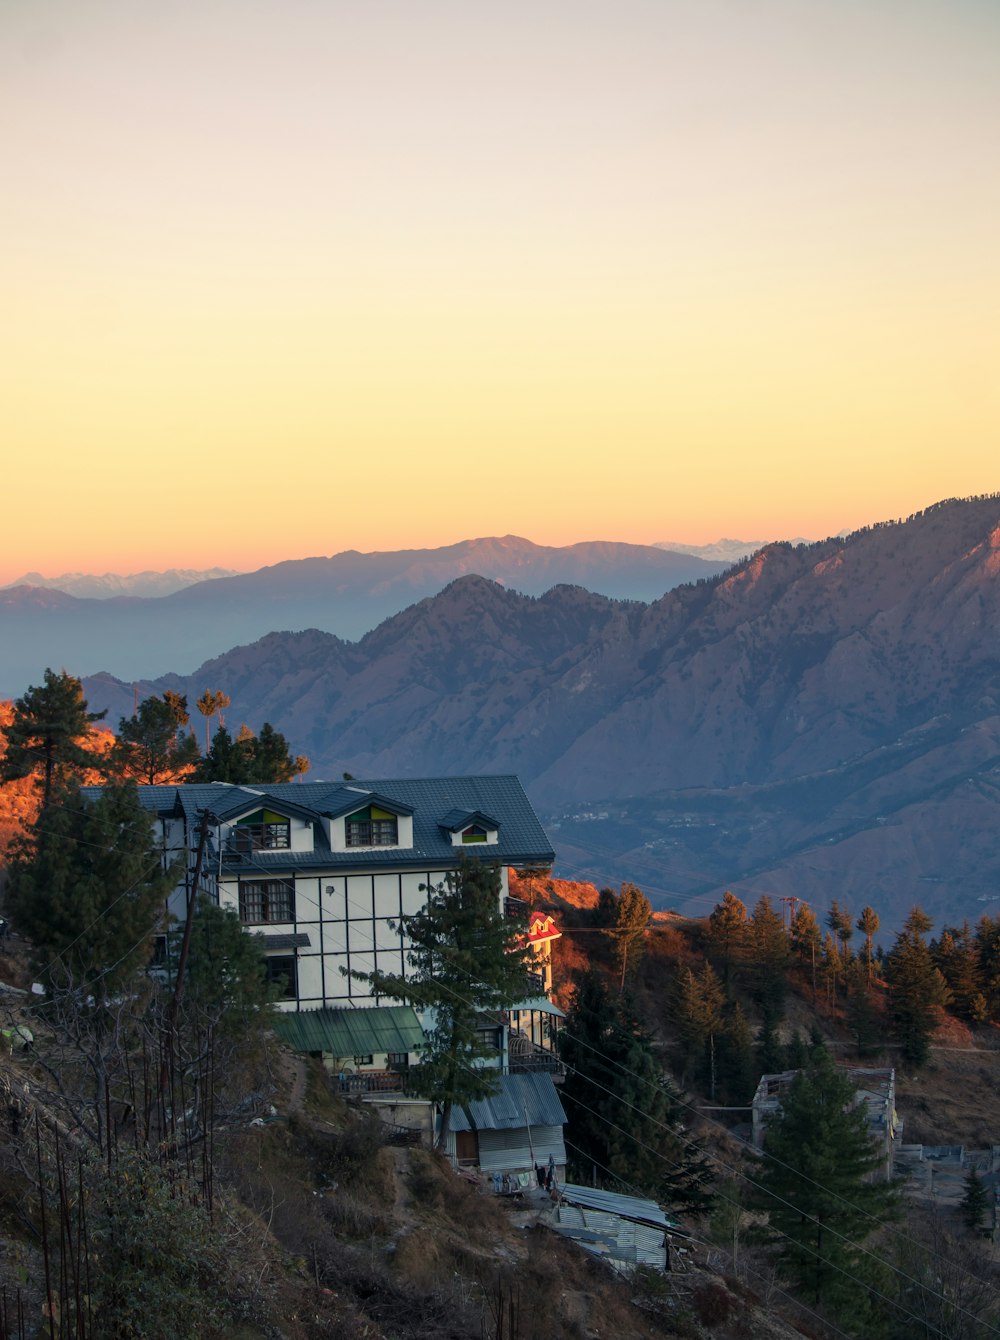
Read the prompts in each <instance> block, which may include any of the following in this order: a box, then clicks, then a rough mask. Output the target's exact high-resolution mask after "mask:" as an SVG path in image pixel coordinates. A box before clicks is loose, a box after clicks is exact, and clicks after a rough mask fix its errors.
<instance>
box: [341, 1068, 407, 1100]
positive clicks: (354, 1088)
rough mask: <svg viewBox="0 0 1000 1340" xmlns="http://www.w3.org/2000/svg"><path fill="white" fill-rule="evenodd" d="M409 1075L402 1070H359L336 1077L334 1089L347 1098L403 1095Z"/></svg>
mask: <svg viewBox="0 0 1000 1340" xmlns="http://www.w3.org/2000/svg"><path fill="white" fill-rule="evenodd" d="M408 1078H409V1075H408V1073H407V1072H405V1071H401V1070H359V1071H356V1072H355V1073H353V1074H350V1075H335V1076H334V1077H333V1083H334V1088H335V1089H336V1090H337V1091H338V1092H339V1093H342V1094H344V1095H345V1096H347V1097H350V1096H351V1095H353V1094H363V1093H403V1092H404V1091H405V1090H406V1089H407V1088H408V1084H407V1080H408Z"/></svg>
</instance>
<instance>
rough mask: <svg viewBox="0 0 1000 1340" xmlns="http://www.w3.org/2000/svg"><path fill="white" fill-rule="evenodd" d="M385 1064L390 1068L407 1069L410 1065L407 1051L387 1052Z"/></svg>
mask: <svg viewBox="0 0 1000 1340" xmlns="http://www.w3.org/2000/svg"><path fill="white" fill-rule="evenodd" d="M386 1065H387V1066H388V1067H389V1069H390V1070H407V1069H408V1068H409V1065H410V1053H409V1052H389V1053H388V1055H387V1056H386Z"/></svg>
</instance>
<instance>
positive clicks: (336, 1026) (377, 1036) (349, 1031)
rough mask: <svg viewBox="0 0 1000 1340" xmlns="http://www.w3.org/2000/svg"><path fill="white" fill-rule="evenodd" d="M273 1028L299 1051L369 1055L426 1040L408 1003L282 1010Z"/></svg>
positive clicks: (413, 1048)
mask: <svg viewBox="0 0 1000 1340" xmlns="http://www.w3.org/2000/svg"><path fill="white" fill-rule="evenodd" d="M274 1031H275V1032H276V1033H277V1034H278V1035H279V1037H282V1038H284V1039H285V1041H286V1042H289V1043H291V1045H292V1046H293V1047H295V1048H296V1050H298V1051H302V1052H330V1053H332V1054H333V1055H334V1056H369V1055H374V1054H375V1053H376V1052H416V1051H419V1050H420V1049H421V1048H422V1047H423V1045H424V1042H425V1041H426V1038H425V1037H424V1030H423V1029H422V1028H421V1027H420V1021H419V1019H418V1018H417V1016H416V1014H415V1013H414V1012H413V1010H412V1009H411V1008H410V1006H409V1005H378V1006H373V1007H371V1008H369V1009H363V1010H329V1009H327V1010H301V1011H300V1012H299V1013H297V1014H281V1015H278V1016H277V1018H276V1019H275V1020H274Z"/></svg>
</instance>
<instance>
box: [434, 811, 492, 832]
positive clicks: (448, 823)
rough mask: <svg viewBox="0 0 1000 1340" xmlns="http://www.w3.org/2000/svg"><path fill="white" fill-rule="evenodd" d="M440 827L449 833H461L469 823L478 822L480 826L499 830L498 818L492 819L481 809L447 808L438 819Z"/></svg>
mask: <svg viewBox="0 0 1000 1340" xmlns="http://www.w3.org/2000/svg"><path fill="white" fill-rule="evenodd" d="M439 822H440V824H441V827H442V828H444V829H445V830H446V831H447V832H449V833H461V832H462V831H463V830H464V829H466V828H468V827H469V826H470V825H471V824H479V825H480V826H481V827H482V828H491V829H494V830H495V831H497V832H499V830H500V820H499V819H493V818H491V816H490V815H488V814H484V813H483V811H482V810H459V809H452V810H449V811H448V813H447V814H443V815H442V816H441V818H440V820H439Z"/></svg>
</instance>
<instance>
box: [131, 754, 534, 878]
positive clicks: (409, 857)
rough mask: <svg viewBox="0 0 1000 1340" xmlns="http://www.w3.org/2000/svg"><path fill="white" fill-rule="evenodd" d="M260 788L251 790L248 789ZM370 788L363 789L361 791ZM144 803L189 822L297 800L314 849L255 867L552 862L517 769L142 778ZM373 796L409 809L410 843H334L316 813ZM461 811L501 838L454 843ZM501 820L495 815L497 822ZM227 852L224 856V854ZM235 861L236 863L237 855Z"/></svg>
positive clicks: (354, 805)
mask: <svg viewBox="0 0 1000 1340" xmlns="http://www.w3.org/2000/svg"><path fill="white" fill-rule="evenodd" d="M253 792H258V793H259V795H258V796H257V797H255V796H254V795H253V794H252V793H253ZM366 792H367V793H370V794H369V796H368V797H366V796H365V794H364V793H366ZM139 796H140V799H141V801H142V804H143V806H144V807H145V808H147V809H149V810H152V811H154V812H155V813H157V814H160V815H167V814H173V813H177V812H180V813H183V814H184V816H185V817H186V819H187V821H188V823H189V825H191V826H192V827H193V826H194V825H195V824H196V823H197V821H198V817H199V815H200V814H201V813H202V812H203V811H204V810H206V809H207V810H209V811H211V812H212V813H213V814H216V815H223V814H233V813H238V812H239V810H240V809H242V808H243V807H244V806H245V804H246V802H247V801H248V800H250V801H252V802H253V803H254V804H257V803H260V804H261V805H265V806H266V805H269V804H273V805H274V806H275V808H276V809H278V810H281V809H282V808H285V809H288V808H289V807H290V806H294V807H295V811H296V813H298V814H300V815H302V816H304V817H312V818H313V819H314V820H315V821H316V822H315V823H314V834H315V837H314V841H315V850H314V851H311V852H289V851H255V852H254V853H253V861H252V864H253V866H254V867H256V868H266V869H269V870H275V871H278V870H280V869H299V870H310V869H311V870H329V871H331V872H334V871H336V870H338V869H343V870H345V871H346V870H356V869H359V868H362V869H366V870H370V869H372V868H375V869H379V868H382V869H386V870H392V869H397V870H398V869H415V870H440V869H448V868H451V867H453V866H455V865H456V864H457V862H458V860H459V858H460V856H462V855H465V856H467V857H470V858H471V859H473V860H484V861H488V862H490V863H493V862H496V863H498V864H501V865H518V864H528V863H531V864H539V865H551V863H552V862H553V861H554V860H555V853H554V852H553V850H552V847H551V845H550V843H549V840H548V838H547V837H546V836H545V831H544V829H543V828H542V826H541V824H540V823H539V822H538V819H537V817H536V815H535V812H534V810H533V809H532V808H531V804H530V802H529V801H528V798H527V796H526V795H525V794H524V789H523V788H522V786H521V783H520V781H519V780H518V779H517V777H514V776H512V775H507V776H492V777H426V778H405V779H393V780H388V781H386V780H379V781H363V780H360V779H359V780H357V781H352V782H351V783H350V787H349V788H348V787H347V786H345V785H344V784H343V783H342V782H307V783H304V784H303V783H300V782H284V783H280V784H277V785H273V786H267V785H259V786H255V787H253V788H252V791H250V790H248V789H247V788H245V787H237V786H229V785H228V784H225V783H219V782H214V783H189V784H187V785H183V786H173V787H167V786H140V787H139ZM373 800H375V801H376V802H377V801H378V800H382V801H388V802H390V804H392V805H395V806H396V807H397V808H398V809H399V812H400V813H412V815H413V846H412V847H405V848H396V847H374V848H364V849H357V848H351V849H349V850H347V851H331V850H330V847H329V844H328V843H327V841H326V838H325V836H324V834H323V827H322V824H321V822H319V821H320V820H321V818H322V817H323V816H326V815H331V814H334V815H335V814H344V813H348V812H349V811H350V810H351V809H360V808H361V807H362V806H363V805H365V804H370V803H372V801H373ZM456 811H461V812H463V813H466V814H471V813H478V814H481V815H483V816H487V815H496V816H497V820H494V821H493V822H494V823H498V840H497V842H496V843H490V844H488V845H486V844H483V845H482V846H477V845H471V846H463V847H461V848H457V847H455V846H454V845H453V843H452V841H451V837H450V833H449V830H448V828H447V827H444V826H442V825H443V821H444V820H445V818H446V816H449V815H452V814H454V813H455V812H456ZM498 821H499V822H498ZM224 859H226V858H225V857H224ZM234 864H239V863H238V862H234Z"/></svg>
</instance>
